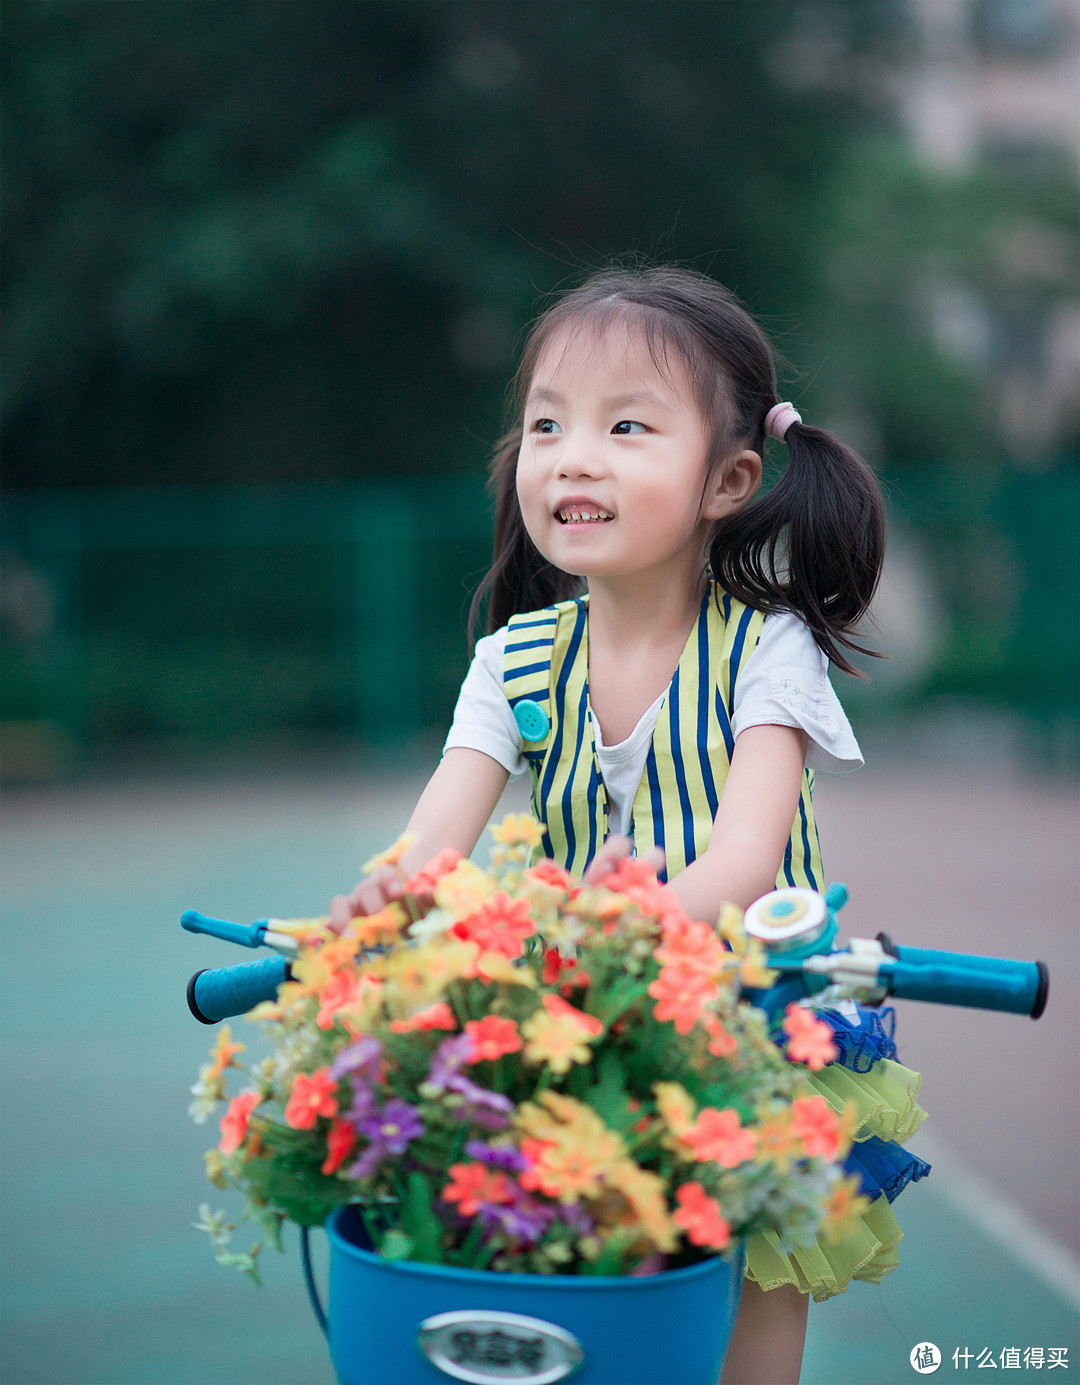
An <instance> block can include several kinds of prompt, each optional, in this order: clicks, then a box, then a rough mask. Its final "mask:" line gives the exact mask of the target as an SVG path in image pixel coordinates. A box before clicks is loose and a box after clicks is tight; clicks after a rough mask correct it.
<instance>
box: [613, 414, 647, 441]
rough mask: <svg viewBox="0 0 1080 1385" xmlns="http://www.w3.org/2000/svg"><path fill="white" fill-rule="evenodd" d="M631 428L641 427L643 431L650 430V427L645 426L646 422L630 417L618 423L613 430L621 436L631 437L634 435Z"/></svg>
mask: <svg viewBox="0 0 1080 1385" xmlns="http://www.w3.org/2000/svg"><path fill="white" fill-rule="evenodd" d="M631 429H640V431H641V432H642V433H646V432H648V429H647V428H646V427H645V425H644V423H635V422H634V421H633V420H632V419H629V418H624V419H622V420H621V421H620V422H619V423H616V425H615V427H614V428H612V430H611V431H612V432H613V433H614V434H616V436H618V437H620V438H629V437H633V433H632V432H631V431H630V430H631Z"/></svg>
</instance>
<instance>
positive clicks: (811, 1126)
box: [791, 1096, 845, 1159]
mask: <svg viewBox="0 0 1080 1385" xmlns="http://www.w3.org/2000/svg"><path fill="white" fill-rule="evenodd" d="M791 1133H792V1134H793V1135H797V1136H798V1137H799V1139H800V1140H802V1142H803V1146H804V1148H805V1149H806V1152H807V1154H809V1155H811V1156H812V1155H815V1154H820V1155H821V1156H822V1158H824V1159H835V1158H836V1157H837V1156H838V1154H839V1153H840V1151H841V1149H842V1148H843V1145H844V1142H845V1131H844V1130H843V1129H842V1123H841V1120H840V1118H839V1116H837V1114H836V1112H835V1111H834V1110H833V1108H832V1107H831V1106H830V1105H829V1103H828V1102H827V1101H826V1100H825V1098H824V1097H823V1096H800V1097H796V1098H795V1100H794V1101H793V1102H792V1103H791Z"/></svg>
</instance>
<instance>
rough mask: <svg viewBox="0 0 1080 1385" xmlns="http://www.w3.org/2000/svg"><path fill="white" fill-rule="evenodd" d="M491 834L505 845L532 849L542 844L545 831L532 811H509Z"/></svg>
mask: <svg viewBox="0 0 1080 1385" xmlns="http://www.w3.org/2000/svg"><path fill="white" fill-rule="evenodd" d="M491 835H492V836H493V837H494V839H495V840H496V841H497V842H501V843H502V844H503V845H504V846H527V847H528V848H529V850H530V851H531V850H533V849H534V848H535V847H538V846H539V845H540V842H541V839H542V837H543V832H542V830H541V827H540V824H539V823H538V822H537V820H536V819H535V818H534V817H533V815H532V813H507V815H506V817H504V818H503V820H502V822H500V823H498V824H496V826H494V827H493V828H492V829H491Z"/></svg>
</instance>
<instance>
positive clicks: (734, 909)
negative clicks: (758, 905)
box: [716, 904, 746, 952]
mask: <svg viewBox="0 0 1080 1385" xmlns="http://www.w3.org/2000/svg"><path fill="white" fill-rule="evenodd" d="M716 931H717V932H718V933H719V934H720V936H721V937H722V938H723V940H724V941H725V942H726V943H727V945H728V946H729V947H730V948H731V949H732V951H734V952H743V951H744V950H745V948H746V929H745V928H743V911H742V910H741V909H740V908H739V906H738V905H737V904H723V905H721V906H720V917H719V918H718V919H717V921H716Z"/></svg>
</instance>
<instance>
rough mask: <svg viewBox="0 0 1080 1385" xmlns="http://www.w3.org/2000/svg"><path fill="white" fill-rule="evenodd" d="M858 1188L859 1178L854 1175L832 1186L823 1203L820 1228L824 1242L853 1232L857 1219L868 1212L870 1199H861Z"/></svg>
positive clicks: (835, 1239) (836, 1239) (837, 1239)
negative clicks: (823, 1208) (822, 1219)
mask: <svg viewBox="0 0 1080 1385" xmlns="http://www.w3.org/2000/svg"><path fill="white" fill-rule="evenodd" d="M858 1187H859V1178H858V1175H857V1174H854V1173H853V1174H852V1175H851V1177H850V1178H841V1179H839V1180H838V1181H837V1183H836V1184H835V1185H834V1186H833V1190H832V1192H831V1194H830V1195H829V1198H828V1200H827V1202H826V1203H825V1220H824V1222H823V1223H822V1226H821V1234H822V1235H823V1236H824V1238H825V1240H826V1241H839V1240H840V1239H841V1238H842V1237H844V1236H846V1235H848V1234H849V1233H850V1232H852V1231H854V1230H855V1229H856V1227H857V1226H858V1224H859V1218H860V1217H862V1216H864V1215H865V1214H866V1212H868V1211H869V1209H870V1199H869V1198H866V1197H863V1195H862V1194H861V1193H859V1192H858Z"/></svg>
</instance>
